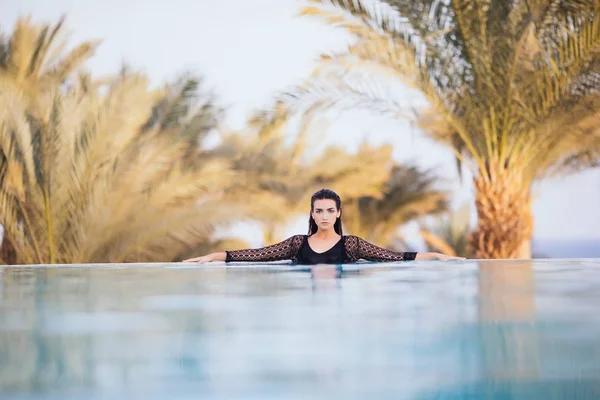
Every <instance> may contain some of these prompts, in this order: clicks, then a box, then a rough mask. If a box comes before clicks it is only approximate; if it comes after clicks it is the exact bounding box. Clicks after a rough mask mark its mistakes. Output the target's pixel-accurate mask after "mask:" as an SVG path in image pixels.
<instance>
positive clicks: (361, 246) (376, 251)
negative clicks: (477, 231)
mask: <svg viewBox="0 0 600 400" xmlns="http://www.w3.org/2000/svg"><path fill="white" fill-rule="evenodd" d="M346 247H347V251H348V253H349V254H350V255H351V257H352V258H354V259H355V260H359V259H364V260H369V261H410V260H418V261H420V260H464V258H462V257H452V256H447V255H445V254H442V253H432V252H425V253H423V252H418V253H417V252H397V251H392V250H387V249H384V248H382V247H379V246H375V245H374V244H371V243H369V242H367V241H366V240H364V239H362V238H359V237H358V236H348V238H347V239H346Z"/></svg>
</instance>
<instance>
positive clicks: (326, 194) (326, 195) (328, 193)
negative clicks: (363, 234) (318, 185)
mask: <svg viewBox="0 0 600 400" xmlns="http://www.w3.org/2000/svg"><path fill="white" fill-rule="evenodd" d="M325 199H327V200H333V201H335V206H336V208H337V209H338V210H339V211H340V216H339V218H338V219H336V220H335V224H333V229H334V230H335V233H337V234H338V235H340V236H343V231H342V200H341V199H340V196H338V195H337V193H336V192H334V191H333V190H329V189H321V190H319V191H318V192H316V193H315V194H313V195H312V197H311V198H310V214H309V216H308V236H310V235H312V234H314V233H317V230H318V229H319V227H318V226H317V223H316V222H315V220H314V218H313V217H312V212H313V211H314V206H315V201H316V200H325Z"/></svg>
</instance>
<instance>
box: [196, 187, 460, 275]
mask: <svg viewBox="0 0 600 400" xmlns="http://www.w3.org/2000/svg"><path fill="white" fill-rule="evenodd" d="M308 224H309V225H308V235H295V236H292V237H290V238H288V239H286V240H284V241H283V242H280V243H277V244H274V245H272V246H267V247H262V248H259V249H245V250H235V251H224V252H220V253H212V254H208V255H206V256H202V257H196V258H190V259H188V260H184V262H196V263H206V262H211V261H225V262H231V261H252V262H256V261H279V260H292V261H293V262H295V263H297V264H303V265H312V264H347V263H350V262H354V261H357V260H360V259H364V260H369V261H402V260H464V258H462V257H451V256H447V255H445V254H440V253H421V252H419V253H413V252H405V253H398V252H395V251H391V250H386V249H383V248H381V247H377V246H375V245H373V244H371V243H369V242H367V241H365V240H363V239H361V238H359V237H357V236H351V235H348V236H344V234H343V233H342V202H341V200H340V197H339V196H338V195H337V194H336V193H335V192H333V191H331V190H328V189H321V190H319V191H318V192H316V193H315V194H313V196H312V198H311V201H310V216H309V219H308Z"/></svg>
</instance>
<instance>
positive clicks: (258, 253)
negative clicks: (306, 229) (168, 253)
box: [183, 235, 303, 264]
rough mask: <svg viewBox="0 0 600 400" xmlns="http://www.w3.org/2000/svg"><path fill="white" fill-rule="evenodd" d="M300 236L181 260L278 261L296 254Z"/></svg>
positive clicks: (201, 262) (196, 261)
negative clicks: (261, 245)
mask: <svg viewBox="0 0 600 400" xmlns="http://www.w3.org/2000/svg"><path fill="white" fill-rule="evenodd" d="M302 239H303V238H302V236H301V235H296V236H292V237H290V238H287V239H286V240H284V241H282V242H279V243H276V244H273V245H271V246H267V247H261V248H258V249H243V250H232V251H222V252H218V253H211V254H208V255H205V256H201V257H195V258H190V259H187V260H183V262H195V263H198V264H203V263H207V262H211V261H225V262H230V261H248V262H255V261H280V260H290V259H292V258H294V257H295V256H296V253H297V252H298V249H299V248H300V245H301V244H302Z"/></svg>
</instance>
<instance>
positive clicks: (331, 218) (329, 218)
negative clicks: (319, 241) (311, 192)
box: [311, 199, 341, 230]
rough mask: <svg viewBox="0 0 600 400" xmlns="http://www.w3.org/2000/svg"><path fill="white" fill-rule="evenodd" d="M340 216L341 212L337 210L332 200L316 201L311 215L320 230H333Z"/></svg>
mask: <svg viewBox="0 0 600 400" xmlns="http://www.w3.org/2000/svg"><path fill="white" fill-rule="evenodd" d="M340 214H341V211H340V210H338V209H337V206H336V205H335V201H334V200H331V199H323V200H315V203H314V204H313V211H312V213H311V215H312V217H313V219H314V220H315V222H316V223H317V226H318V227H319V229H320V230H329V229H333V225H334V224H335V221H336V219H338V218H339V217H340Z"/></svg>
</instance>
